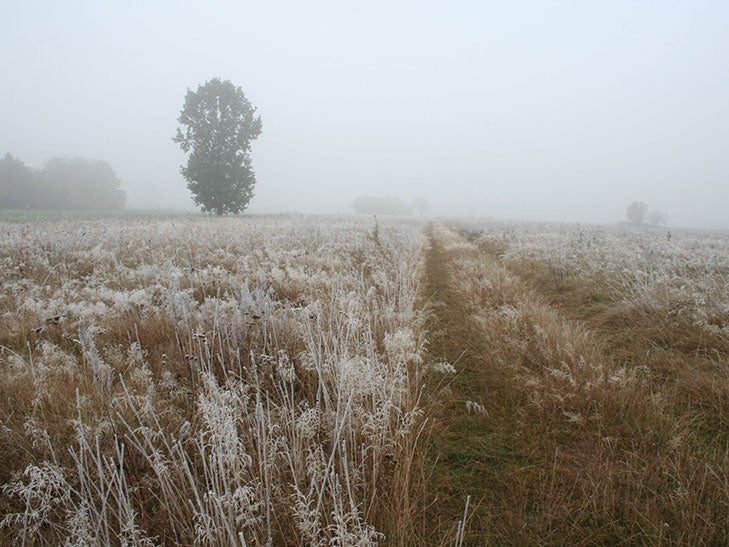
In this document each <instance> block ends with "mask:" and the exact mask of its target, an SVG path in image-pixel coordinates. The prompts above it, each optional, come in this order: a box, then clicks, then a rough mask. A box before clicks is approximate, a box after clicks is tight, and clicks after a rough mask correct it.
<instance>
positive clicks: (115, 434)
mask: <svg viewBox="0 0 729 547" xmlns="http://www.w3.org/2000/svg"><path fill="white" fill-rule="evenodd" d="M420 231H421V228H420V226H419V225H417V224H413V223H404V222H397V221H393V222H384V223H381V225H380V226H379V229H378V231H377V233H375V232H373V223H372V221H371V220H370V219H363V220H351V219H327V218H313V217H306V218H304V217H271V218H265V217H264V218H245V219H171V220H170V219H168V220H136V221H129V220H126V221H125V220H109V219H106V220H101V221H61V220H59V221H48V222H42V221H37V222H35V223H17V224H7V225H3V230H2V236H1V237H2V245H0V249H2V251H1V252H0V263H1V264H2V267H3V271H4V272H6V277H5V281H4V285H3V293H2V299H0V369H2V374H0V394H1V398H0V420H1V422H0V423H1V427H2V429H1V430H0V435H1V436H2V440H1V442H0V461H2V462H3V464H2V465H0V482H1V483H2V484H3V494H2V497H0V512H2V514H3V515H5V517H4V519H3V520H2V532H1V534H2V540H3V542H6V543H7V542H10V541H16V542H18V543H22V544H39V545H46V544H49V545H56V544H61V543H65V544H69V545H82V544H84V545H86V544H135V545H136V544H175V545H192V544H196V545H198V544H199V545H231V544H249V545H263V544H300V545H351V544H361V545H364V544H374V543H377V542H378V541H382V540H383V539H385V538H386V539H387V541H388V543H390V544H406V543H408V541H409V540H408V538H409V537H411V536H410V535H409V534H410V527H412V526H413V525H414V524H413V523H414V522H415V519H414V518H411V515H413V514H414V512H415V511H416V510H417V503H414V499H415V498H414V496H413V492H414V491H416V489H417V488H418V485H417V480H416V476H415V474H414V469H415V468H416V466H417V465H416V464H417V451H416V446H417V439H418V435H419V432H420V431H421V429H422V425H423V420H424V418H423V414H422V410H421V408H420V406H419V402H418V400H419V386H420V380H419V377H420V362H421V352H422V346H423V330H422V328H423V327H422V319H421V315H422V314H421V312H419V311H417V310H416V309H415V302H416V297H417V292H418V275H419V271H420V266H419V264H420V262H421V259H422V253H421V246H422V244H423V238H422V235H421V233H420ZM408 519H410V520H411V521H412V522H410V521H408ZM403 524H404V526H403Z"/></svg>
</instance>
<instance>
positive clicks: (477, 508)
mask: <svg viewBox="0 0 729 547" xmlns="http://www.w3.org/2000/svg"><path fill="white" fill-rule="evenodd" d="M427 234H428V237H429V239H430V245H431V248H430V251H429V254H428V257H427V262H426V270H425V290H424V294H426V295H429V296H430V299H431V302H430V303H431V305H432V312H433V313H432V315H431V320H430V325H429V333H430V334H429V337H428V340H429V349H428V353H429V360H430V361H431V362H447V363H451V364H453V365H454V366H455V367H456V369H457V373H456V374H455V376H453V377H450V376H445V377H444V378H443V379H442V383H441V384H440V385H439V386H438V388H437V389H436V390H435V392H434V393H433V394H432V395H433V398H434V400H433V401H432V403H433V405H434V406H435V407H436V408H437V410H436V415H437V417H436V424H435V426H434V433H433V436H432V438H431V446H430V453H429V458H430V462H431V465H433V468H434V473H433V477H432V480H431V490H430V494H431V500H430V502H431V504H432V505H431V506H430V517H429V518H428V523H429V526H431V527H432V528H433V535H432V537H438V538H442V537H446V536H448V535H452V534H453V533H454V532H455V530H456V529H457V526H458V522H459V521H460V520H461V519H462V517H463V512H464V509H465V504H466V500H467V497H468V496H470V498H471V501H470V504H469V515H468V527H467V530H468V531H467V534H466V536H465V538H466V541H465V544H473V545H482V544H483V542H484V540H485V538H486V537H487V535H488V526H489V520H490V518H489V515H490V512H491V511H490V506H491V505H492V504H493V503H495V502H497V500H495V498H494V496H495V493H496V492H500V491H503V488H504V486H505V483H507V482H508V481H510V480H511V476H512V475H513V474H514V473H515V472H518V469H519V468H520V467H522V466H524V465H528V464H527V463H526V462H525V460H524V458H523V457H522V456H521V455H520V454H518V453H515V452H514V451H513V449H512V445H513V441H514V438H513V434H512V432H510V431H509V430H508V427H507V428H505V427H504V426H505V423H504V422H507V423H508V421H509V420H508V419H505V418H506V417H505V416H504V415H503V411H504V410H505V409H503V408H502V409H500V408H499V406H498V404H493V403H494V402H495V401H496V399H495V397H496V395H498V396H499V397H501V396H506V397H508V396H509V395H508V393H509V392H510V391H511V390H512V389H513V387H512V386H510V385H509V383H508V380H507V379H506V378H505V377H504V376H503V375H502V374H500V373H499V371H497V370H493V369H491V368H490V367H489V365H488V363H486V362H484V361H483V355H484V354H485V353H486V352H487V348H486V347H485V346H484V344H486V343H487V342H486V340H485V339H484V337H483V333H482V332H480V331H479V329H478V328H476V327H475V325H473V323H471V322H470V321H469V320H468V315H469V313H470V310H469V307H468V305H467V304H466V303H467V302H468V299H467V298H465V295H463V294H461V293H460V292H459V291H458V288H457V287H454V286H453V284H452V283H451V280H450V278H451V273H450V269H451V268H453V264H452V263H453V261H454V260H457V259H459V258H460V257H459V256H458V254H459V253H458V252H456V253H454V252H452V251H447V250H446V249H445V248H444V243H443V241H441V240H440V239H439V237H438V236H437V234H436V233H435V230H434V227H433V225H431V226H430V227H429V228H428V230H427ZM464 243H465V239H464ZM487 399H491V404H490V403H489V401H488V400H487ZM467 401H473V402H479V401H481V403H480V404H484V406H485V407H488V414H478V413H473V412H472V413H469V412H468V410H467V407H466V402H467ZM484 401H485V402H484Z"/></svg>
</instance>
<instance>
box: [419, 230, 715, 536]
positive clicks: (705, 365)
mask: <svg viewBox="0 0 729 547" xmlns="http://www.w3.org/2000/svg"><path fill="white" fill-rule="evenodd" d="M429 237H430V239H431V247H432V249H431V253H430V256H429V259H428V262H427V266H426V284H425V286H426V288H427V294H429V295H431V297H432V299H433V310H434V313H433V317H432V322H431V335H430V342H431V343H430V348H429V352H430V359H431V361H434V362H436V361H448V362H450V363H452V364H454V365H455V367H456V369H457V372H456V374H455V375H454V376H452V377H450V379H448V378H447V377H446V378H444V380H443V382H442V383H441V385H440V387H439V388H438V389H437V390H435V392H434V393H433V397H432V398H433V404H434V405H435V406H437V407H438V408H437V410H435V412H434V414H435V415H436V416H438V420H437V422H436V424H435V425H434V433H433V437H432V442H431V444H430V453H429V457H430V461H431V463H432V465H433V466H434V470H435V471H434V475H433V481H432V485H433V488H432V491H433V495H432V499H431V502H432V506H431V515H430V518H429V522H430V523H431V525H432V527H433V529H434V530H437V531H438V535H439V537H442V535H443V532H445V531H446V530H448V529H451V530H452V529H454V528H455V527H456V526H457V525H458V521H459V519H461V518H462V516H463V510H464V504H465V499H466V496H469V495H470V496H471V510H470V515H469V522H468V527H467V533H466V535H465V538H464V539H465V541H464V543H465V544H472V545H483V544H495V545H502V544H507V545H522V544H523V545H527V544H550V545H564V544H570V545H604V544H611V545H622V544H654V545H663V544H684V545H719V544H727V542H729V524H728V523H727V521H726V518H725V515H726V513H727V509H728V507H727V504H728V502H729V480H728V478H729V460H728V458H727V446H728V443H729V422H728V421H727V417H729V378H728V377H727V369H726V361H727V355H729V352H728V351H727V348H726V347H725V346H724V345H723V344H722V343H721V342H720V341H718V340H716V341H710V340H709V341H707V340H706V338H705V337H702V336H701V335H700V333H699V332H697V330H696V329H695V328H692V327H691V325H687V324H679V325H677V324H675V321H674V320H673V319H672V318H671V317H668V316H665V317H662V316H655V315H654V314H653V315H651V314H649V313H646V312H645V310H641V309H636V308H634V307H631V306H626V304H625V303H622V302H616V301H611V300H610V298H609V297H608V296H607V295H608V293H609V291H608V290H607V288H606V287H599V286H595V285H594V284H588V283H586V282H583V281H581V280H580V279H579V278H571V279H569V280H565V279H560V278H556V277H555V276H554V275H553V274H552V272H551V271H550V270H549V268H548V267H547V266H546V265H544V264H540V263H538V262H519V263H516V262H513V263H507V262H505V261H504V260H503V259H502V258H501V251H502V250H503V249H500V248H498V246H497V245H493V244H492V243H488V242H481V243H480V244H477V243H478V242H471V241H468V239H467V238H466V237H465V236H464V234H461V233H458V232H455V231H453V230H451V229H449V228H448V227H445V226H442V225H441V226H439V225H435V226H432V227H431V228H430V231H429ZM469 401H470V402H471V403H469ZM473 403H478V404H479V405H481V407H476V406H475V405H474V404H473Z"/></svg>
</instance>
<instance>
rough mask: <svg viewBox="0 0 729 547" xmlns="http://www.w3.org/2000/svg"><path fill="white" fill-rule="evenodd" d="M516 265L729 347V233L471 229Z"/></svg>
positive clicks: (482, 225)
mask: <svg viewBox="0 0 729 547" xmlns="http://www.w3.org/2000/svg"><path fill="white" fill-rule="evenodd" d="M463 225H464V227H465V228H466V229H467V230H469V231H471V232H472V233H476V234H479V237H480V238H482V239H483V240H485V241H487V242H490V243H492V244H496V245H499V246H501V247H502V248H501V252H502V253H503V255H502V256H503V257H504V258H505V259H506V260H507V261H511V262H524V261H539V262H543V263H545V264H546V265H548V267H549V268H550V270H551V272H552V275H553V276H554V278H555V280H556V281H557V282H558V284H559V283H562V282H567V281H568V280H569V279H570V278H573V279H574V278H579V279H581V280H582V281H586V282H589V283H593V284H594V285H595V286H596V287H597V286H600V287H602V286H606V287H608V288H609V289H610V292H611V295H610V296H611V297H612V298H618V299H621V300H622V301H623V303H625V304H627V305H632V306H635V307H639V306H642V307H644V309H646V310H653V311H667V312H670V313H671V315H672V316H675V317H680V318H682V319H686V320H689V321H690V322H691V323H692V324H693V325H694V326H697V327H699V328H700V329H702V330H703V331H704V332H705V333H706V334H707V335H710V336H719V337H724V338H725V339H729V232H699V231H685V230H674V231H673V232H670V231H669V230H667V229H656V228H653V229H640V228H632V229H630V228H625V229H619V228H601V227H589V226H588V227H579V226H574V225H559V224H514V225H506V224H497V223H485V222H484V223H474V222H472V223H464V224H463Z"/></svg>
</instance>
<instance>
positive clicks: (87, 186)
mask: <svg viewBox="0 0 729 547" xmlns="http://www.w3.org/2000/svg"><path fill="white" fill-rule="evenodd" d="M120 184H121V181H120V180H119V177H117V176H116V172H115V171H114V169H113V168H112V167H111V165H109V164H108V163H107V162H105V161H100V160H86V159H82V158H53V159H50V160H47V161H46V162H45V163H44V164H43V167H42V168H41V169H32V168H30V167H28V166H27V165H25V163H23V162H22V161H21V160H20V159H18V158H15V157H13V156H12V155H11V154H9V153H8V154H5V156H4V157H3V158H2V159H0V209H63V210H113V209H123V208H124V201H125V200H126V194H125V192H124V190H122V189H121V188H120Z"/></svg>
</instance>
